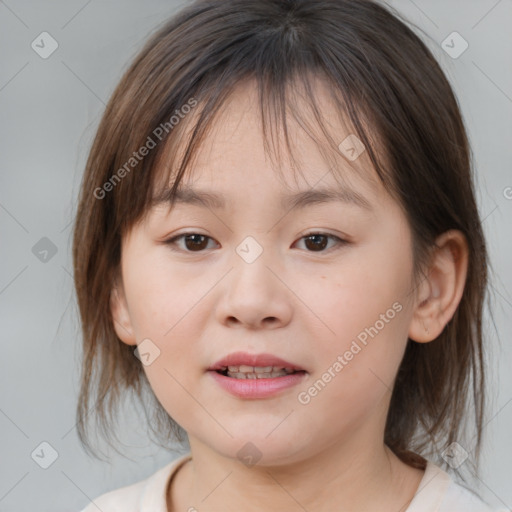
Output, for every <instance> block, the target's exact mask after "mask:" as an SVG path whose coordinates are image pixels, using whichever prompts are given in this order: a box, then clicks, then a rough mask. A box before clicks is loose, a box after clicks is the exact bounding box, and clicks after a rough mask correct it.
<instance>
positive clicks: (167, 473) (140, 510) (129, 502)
mask: <svg viewBox="0 0 512 512" xmlns="http://www.w3.org/2000/svg"><path fill="white" fill-rule="evenodd" d="M189 458H190V454H189V453H187V454H185V455H183V456H181V457H179V458H178V459H176V460H174V461H172V462H170V463H169V464H167V465H166V466H164V467H162V468H160V469H159V470H158V471H156V472H155V473H153V474H152V475H150V476H148V477H147V478H145V479H144V480H140V481H139V482H135V483H133V484H131V485H127V486H125V487H121V488H119V489H115V490H113V491H110V492H107V493H105V494H102V495H100V496H99V497H97V498H95V499H94V500H93V501H91V502H90V503H89V505H87V506H86V507H85V508H84V509H82V510H81V512H98V510H101V512H146V511H150V510H151V512H166V511H167V506H166V494H167V485H168V483H169V481H170V479H171V478H172V477H173V475H174V474H175V473H176V471H177V469H178V468H179V467H180V466H181V465H182V464H183V463H184V462H185V461H187V460H188V459H189Z"/></svg>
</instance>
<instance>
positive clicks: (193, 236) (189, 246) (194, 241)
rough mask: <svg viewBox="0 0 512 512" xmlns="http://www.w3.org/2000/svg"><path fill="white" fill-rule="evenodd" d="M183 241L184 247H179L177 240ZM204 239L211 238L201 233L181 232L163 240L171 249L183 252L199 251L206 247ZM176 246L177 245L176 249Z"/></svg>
mask: <svg viewBox="0 0 512 512" xmlns="http://www.w3.org/2000/svg"><path fill="white" fill-rule="evenodd" d="M182 240H183V241H184V248H183V246H182V247H179V244H178V241H182ZM206 240H213V238H210V237H209V236H206V235H202V234H201V233H192V232H190V233H181V234H180V235H177V236H174V237H172V238H169V239H168V240H165V241H164V244H165V245H169V246H171V249H172V250H173V251H175V250H178V251H184V252H201V251H202V250H203V249H205V248H206V245H207V243H205V241H206ZM176 247H178V248H177V249H176Z"/></svg>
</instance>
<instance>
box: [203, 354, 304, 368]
mask: <svg viewBox="0 0 512 512" xmlns="http://www.w3.org/2000/svg"><path fill="white" fill-rule="evenodd" d="M240 365H245V366H262V367H265V366H278V367H279V368H291V369H293V370H296V371H304V369H303V368H301V367H300V366H298V365H296V364H294V363H290V362H289V361H285V360H284V359H281V358H280V357H277V356H274V355H272V354H249V353H247V352H233V353H231V354H228V355H227V356H226V357H223V358H222V359H219V360H218V361H217V362H216V363H215V364H213V365H212V366H210V368H208V370H214V371H216V370H223V369H224V368H226V367H227V366H240Z"/></svg>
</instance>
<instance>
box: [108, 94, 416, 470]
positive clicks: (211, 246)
mask: <svg viewBox="0 0 512 512" xmlns="http://www.w3.org/2000/svg"><path fill="white" fill-rule="evenodd" d="M317 101H319V102H320V105H321V106H322V105H323V111H324V113H325V114H326V115H329V113H330V112H332V107H330V106H329V105H328V103H327V96H326V93H324V92H323V91H322V90H320V89H319V91H318V97H317ZM223 114H224V117H223V118H222V120H221V122H219V123H218V124H216V129H215V130H214V131H213V132H212V134H211V135H210V136H209V138H208V139H207V140H206V141H205V143H204V144H203V146H202V148H201V153H200V154H199V158H198V160H197V161H196V164H195V167H194V174H193V177H192V179H191V180H189V179H187V178H185V181H184V182H183V184H185V183H187V184H189V185H191V186H193V187H194V189H202V190H208V191H210V192H214V193H217V194H219V195H220V196H222V198H223V199H224V200H225V203H226V206H225V209H221V208H218V209H209V208H207V207H204V206H201V205H197V204H177V205H176V206H175V209H174V210H173V211H172V212H169V210H168V208H167V207H164V206H162V207H160V208H156V209H155V210H154V211H152V212H151V213H150V215H149V216H148V218H147V220H146V221H145V222H144V223H143V224H140V225H137V226H135V227H134V228H133V230H132V231H131V232H130V233H129V234H128V235H127V236H126V237H125V238H124V240H123V244H122V262H121V265H122V287H121V290H120V292H121V293H120V297H121V298H122V299H123V300H121V301H118V302H116V301H114V303H113V305H114V307H113V312H114V316H115V318H116V319H117V323H115V326H116V331H117V333H118V335H119V337H120V338H121V339H122V340H123V341H124V342H126V343H129V344H135V342H137V343H140V342H142V341H143V340H145V339H150V340H151V341H152V343H153V344H154V345H156V346H157V347H158V349H159V350H160V354H159V356H158V357H157V358H156V359H155V360H154V361H153V362H152V363H151V364H150V365H148V366H144V370H145V372H146V374H147V376H148V379H149V381H150V383H151V386H152V388H153V390H154V392H155V394H156V396H157V397H158V399H159V401H160V402H161V403H162V405H163V406H164V407H165V409H166V410H167V412H168V413H169V415H170V416H172V417H173V418H174V419H175V420H176V421H177V422H178V423H179V424H181V425H182V426H183V428H184V429H185V430H186V431H187V432H188V434H189V438H190V442H191V445H193V443H196V445H197V443H201V445H203V446H207V447H209V448H210V449H212V450H215V451H216V452H219V453H221V454H224V455H226V456H229V457H236V454H237V452H238V451H239V450H240V449H241V448H242V446H244V445H245V443H246V442H249V441H250V442H252V443H253V444H254V445H255V446H256V447H257V448H258V450H259V451H260V452H261V453H262V457H263V458H262V461H261V462H262V463H265V462H267V463H269V464H272V461H274V462H275V463H277V461H279V462H285V461H289V462H292V461H294V460H300V459H302V458H305V457H309V456H312V455H314V454H315V453H319V452H320V451H321V450H323V449H326V448H327V447H330V446H332V445H333V444H334V443H345V442H347V441H350V443H349V444H350V446H353V447H354V449H355V450H356V451H357V450H358V449H360V447H361V446H365V447H366V448H368V446H371V445H373V444H375V443H377V444H378V445H382V432H383V430H384V425H385V419H386V412H387V409H388V405H389V399H390V396H391V388H392V386H393V380H394V378H395V375H396V372H397V369H398V366H399V364H400V361H401V359H402V355H403V352H404V350H405V346H406V342H407V336H408V332H409V326H410V322H411V318H412V308H413V303H412V299H413V295H412V294H411V279H412V252H411V233H410V230H409V227H408V224H407V221H406V218H405V217H404V214H403V212H402V210H401V209H400V208H399V206H398V204H397V203H396V202H395V201H394V200H393V199H392V198H391V196H390V195H388V193H387V192H386V191H385V190H384V188H383V187H382V185H381V184H380V182H379V181H378V180H377V178H376V177H373V178H372V176H373V174H372V171H371V167H370V164H369V158H368V156H367V153H366V152H363V153H362V154H361V156H360V157H359V158H358V159H357V160H356V161H354V162H351V164H352V165H353V168H352V169H351V168H350V167H349V165H348V161H347V160H345V159H344V157H343V156H342V155H341V153H340V155H339V160H338V161H339V170H340V172H342V173H344V175H345V176H346V178H347V179H346V182H347V185H350V187H352V188H353V189H355V190H356V191H357V192H358V193H359V194H360V195H362V196H363V197H364V198H365V199H366V200H367V202H368V203H369V205H370V208H371V209H367V208H364V207H362V206H360V205H358V204H356V203H354V202H343V201H341V200H336V201H332V202H325V203H320V204H310V205H308V206H304V207H298V208H296V209H294V210H290V208H289V207H282V206H281V196H283V195H288V194H290V193H293V192H297V191H299V190H318V189H319V188H324V187H332V188H336V189H339V188H340V185H338V184H337V183H336V180H335V178H334V177H333V176H332V174H331V172H330V171H329V170H328V165H327V164H326V163H325V162H324V160H323V159H322V158H321V156H320V154H319V152H318V149H317V147H316V145H315V143H314V142H313V141H312V140H311V139H310V138H309V137H308V136H307V135H306V134H305V133H304V132H303V131H302V130H301V129H300V128H296V127H295V125H290V129H291V130H292V132H291V136H292V141H296V142H297V145H296V151H298V152H299V153H297V154H296V156H298V155H300V158H301V159H302V160H301V161H302V167H303V169H305V170H307V171H304V172H305V173H306V172H307V175H306V176H307V183H305V182H304V181H303V180H302V178H301V177H300V175H298V181H299V182H298V183H296V182H295V181H294V180H293V175H292V173H291V171H290V172H288V171H287V169H283V173H284V176H285V178H286V185H287V186H286V187H285V184H284V183H283V182H282V180H279V177H278V175H276V173H275V172H274V171H273V170H272V167H271V165H270V162H269V161H268V160H266V159H265V155H264V149H263V140H262V134H261V127H260V125H259V124H258V123H259V122H260V121H259V110H258V105H257V97H256V95H255V90H254V89H249V88H247V87H246V88H243V89H240V90H239V91H238V93H237V94H236V95H234V96H233V97H232V99H231V101H230V103H229V105H227V104H226V105H225V106H224V107H223ZM331 119H334V118H331ZM332 122H333V125H334V126H336V125H335V124H334V123H335V121H334V120H333V121H332ZM333 133H334V132H333ZM347 135H349V134H348V133H347V132H346V130H345V129H342V128H341V127H340V128H339V141H340V142H341V141H342V140H343V139H345V138H346V137H347ZM354 167H357V169H359V170H360V172H361V173H363V175H364V176H365V177H364V179H363V178H361V177H358V176H357V175H356V174H355V171H354ZM320 180H321V181H320ZM184 232H190V233H197V234H199V235H205V236H208V237H210V238H206V239H201V238H200V237H197V238H193V237H189V239H188V243H187V239H185V238H182V239H180V240H178V241H177V242H176V245H175V246H174V248H175V249H176V250H173V248H172V246H169V245H166V244H165V243H163V241H164V240H167V239H170V238H171V237H173V236H177V235H179V234H182V233H184ZM315 232H316V233H328V234H332V235H333V236H338V237H340V238H342V239H343V238H345V237H347V239H348V240H350V243H348V244H346V245H341V244H339V243H337V242H336V239H335V238H334V239H330V238H322V237H320V238H318V239H316V240H315V238H310V239H309V240H308V239H307V238H304V237H305V236H306V235H308V234H310V233H315ZM246 237H252V238H251V241H250V242H247V241H246V240H245V239H246ZM253 239H254V240H253ZM246 242H247V243H248V245H247V246H246V245H245V243H246ZM240 244H242V245H240ZM251 244H252V245H251ZM256 244H257V245H256ZM196 247H198V248H197V249H196V250H194V249H195V248H196ZM259 248H261V250H262V253H261V254H260V255H259V257H257V258H256V259H255V260H254V261H252V262H249V261H247V260H248V259H249V258H251V257H253V256H254V255H256V254H257V252H256V251H257V250H259ZM187 250H188V252H186V251H187ZM244 250H245V251H249V252H247V253H244ZM237 251H238V252H237ZM245 254H248V256H247V258H244V256H245ZM125 301H126V302H125ZM121 325H122V326H123V327H122V326H121ZM365 329H366V330H365ZM145 343H146V346H145V350H142V352H149V353H150V354H151V355H150V356H149V357H150V358H153V357H154V355H155V353H154V352H153V350H154V349H153V348H151V347H152V345H151V344H149V345H148V344H147V342H145ZM134 348H135V347H134ZM239 351H241V352H247V353H250V354H261V353H267V354H273V355H274V356H277V357H280V358H282V359H284V360H286V361H288V362H291V363H294V364H295V365H297V366H299V367H301V368H302V369H304V370H305V371H306V374H305V376H303V377H302V378H301V379H298V382H297V383H295V384H294V385H292V386H291V387H288V388H286V389H283V390H281V391H279V392H277V393H275V394H273V395H270V396H266V397H264V398H241V397H238V396H235V395H233V394H232V393H230V392H229V391H227V390H226V389H224V388H223V387H222V386H221V385H219V383H218V381H217V379H216V378H214V372H212V371H208V368H209V367H211V366H212V365H214V363H216V362H217V361H218V360H220V359H221V358H224V357H225V356H227V355H228V354H231V353H233V352H239ZM134 357H135V356H134ZM336 363H338V364H336ZM278 378H280V377H278ZM244 382H245V381H244ZM315 383H316V385H317V388H318V389H317V390H315V389H313V390H311V389H310V388H311V387H312V386H315ZM308 390H309V391H308ZM358 447H359V448H358Z"/></svg>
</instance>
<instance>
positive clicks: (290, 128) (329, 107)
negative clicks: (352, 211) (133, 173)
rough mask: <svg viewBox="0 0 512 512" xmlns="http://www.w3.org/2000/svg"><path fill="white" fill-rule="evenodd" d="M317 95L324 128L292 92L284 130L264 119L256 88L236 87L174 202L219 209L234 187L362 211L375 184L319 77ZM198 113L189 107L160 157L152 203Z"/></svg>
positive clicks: (161, 194)
mask: <svg viewBox="0 0 512 512" xmlns="http://www.w3.org/2000/svg"><path fill="white" fill-rule="evenodd" d="M315 91H316V93H317V94H316V95H315V102H316V103H317V105H318V108H319V110H320V112H321V116H322V126H320V125H318V123H315V122H313V119H315V116H314V112H313V111H312V110H311V105H310V104H309V103H308V102H307V101H305V100H304V99H303V98H302V97H301V96H300V94H298V93H297V92H296V91H295V94H296V95H295V96H294V97H293V101H292V103H291V107H292V109H291V111H289V112H287V115H286V133H285V132H284V128H283V126H282V125H281V124H280V122H279V119H278V118H276V117H275V116H274V117H272V116H271V115H270V114H269V113H268V112H267V115H266V117H265V119H263V118H262V112H261V106H260V104H259V101H260V100H259V91H258V90H257V87H256V84H255V83H253V82H244V83H242V84H240V85H239V86H237V87H236V88H235V89H234V90H233V91H232V92H231V93H230V95H229V96H228V98H227V100H226V101H225V102H224V103H223V105H221V108H220V110H219V112H218V113H217V115H216V116H215V118H214V119H213V121H212V123H211V125H210V126H209V130H208V132H207V134H206V136H205V137H204V138H203V140H202V141H201V144H200V145H199V147H198V148H197V150H196V151H195V152H194V154H193V155H192V160H191V161H190V162H189V165H188V166H187V169H186V172H185V174H184V176H183V178H182V179H181V182H180V187H179V191H178V194H177V196H176V199H178V200H179V201H180V202H185V203H187V202H188V203H193V202H195V203H196V204H199V202H200V201H201V200H205V201H206V202H207V203H209V205H210V206H212V207H213V206H215V207H218V208H221V207H223V206H225V197H226V196H227V195H229V191H230V190H232V189H233V187H235V189H236V188H237V187H239V188H240V189H244V190H245V192H247V190H250V191H251V193H253V194H258V193H265V194H266V195H267V196H269V195H275V196H276V197H277V196H279V200H280V203H281V205H282V206H283V207H291V206H301V205H305V204H307V203H313V202H321V201H322V200H328V199H332V198H337V199H338V200H341V201H345V202H352V203H353V204H355V205H359V206H360V207H363V208H364V207H366V208H368V207H369V206H370V204H369V203H371V200H372V198H373V199H375V197H376V195H378V193H379V186H380V180H379V179H378V177H377V175H376V173H375V171H374V169H373V167H372V165H371V161H370V159H369V157H368V154H367V151H366V150H365V148H364V146H362V142H361V141H359V139H358V138H357V136H356V135H355V133H354V130H353V128H352V127H351V126H350V123H349V122H348V118H347V116H345V115H344V114H343V113H340V112H339V108H338V107H337V106H336V105H335V104H334V101H333V98H332V97H331V95H330V92H329V88H328V87H326V86H325V84H324V82H322V81H320V80H317V81H316V82H315ZM292 93H293V91H290V94H292ZM286 106H287V108H288V107H290V105H289V104H287V105H286ZM199 113H200V109H199V108H197V109H195V110H194V111H193V112H192V113H191V114H190V115H189V116H188V117H187V118H186V119H185V120H184V122H182V125H181V126H180V133H176V134H174V140H173V141H172V144H169V145H168V147H167V148H166V149H167V150H166V151H164V152H163V154H162V158H161V159H160V162H159V169H157V170H158V171H159V175H160V178H161V179H160V181H159V185H158V187H157V188H156V189H155V195H154V201H155V202H156V203H158V202H159V201H165V200H166V198H167V195H166V191H168V190H169V188H170V186H171V185H172V184H173V180H174V178H173V171H175V170H176V168H177V164H178V163H179V162H181V158H182V157H183V154H184V150H185V148H186V145H187V144H186V143H187V142H188V141H189V140H190V136H191V134H192V131H193V129H194V128H195V126H196V123H197V120H198V116H199ZM297 113H298V115H297ZM263 123H265V126H263ZM264 128H265V130H264ZM322 130H326V131H327V135H326V133H325V132H323V131H322ZM265 131H266V133H267V137H268V139H267V140H265ZM286 136H287V137H288V141H289V144H290V148H289V149H290V151H288V147H287V144H286ZM329 137H330V138H331V139H330V140H329ZM266 142H268V146H266V145H265V144H266ZM268 149H270V151H268ZM275 157H277V158H275ZM201 192H206V193H203V194H202V193H201ZM274 193H275V194H274Z"/></svg>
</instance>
